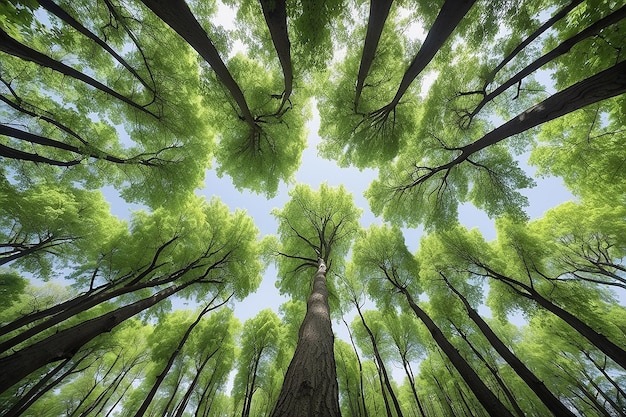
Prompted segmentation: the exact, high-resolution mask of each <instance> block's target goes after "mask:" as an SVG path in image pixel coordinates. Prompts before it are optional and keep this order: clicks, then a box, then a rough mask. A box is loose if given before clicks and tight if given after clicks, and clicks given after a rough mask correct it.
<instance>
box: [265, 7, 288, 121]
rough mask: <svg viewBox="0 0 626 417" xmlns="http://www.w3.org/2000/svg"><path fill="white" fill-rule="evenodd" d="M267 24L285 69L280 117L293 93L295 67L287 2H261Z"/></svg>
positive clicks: (278, 113)
mask: <svg viewBox="0 0 626 417" xmlns="http://www.w3.org/2000/svg"><path fill="white" fill-rule="evenodd" d="M260 2H261V7H262V9H263V16H264V17H265V23H266V24H267V27H268V29H269V30H270V35H271V37H272V43H273V44H274V49H276V53H277V54H278V60H279V61H280V66H281V67H282V69H283V79H284V82H285V91H283V94H282V100H281V102H280V106H278V110H277V111H276V115H280V114H281V112H282V111H283V109H284V107H285V104H286V103H287V101H288V100H289V97H290V96H291V92H292V91H293V67H292V65H291V42H290V41H289V34H288V33H287V5H286V4H285V3H286V2H285V0H260Z"/></svg>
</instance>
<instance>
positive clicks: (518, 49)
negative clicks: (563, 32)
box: [485, 0, 584, 90]
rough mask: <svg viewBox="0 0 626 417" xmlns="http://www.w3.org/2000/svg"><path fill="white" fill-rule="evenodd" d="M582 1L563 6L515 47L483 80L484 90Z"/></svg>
mask: <svg viewBox="0 0 626 417" xmlns="http://www.w3.org/2000/svg"><path fill="white" fill-rule="evenodd" d="M583 1H584V0H572V2H571V3H569V4H568V5H566V6H564V7H563V8H562V9H561V10H559V11H558V12H557V13H555V14H554V16H552V17H551V18H550V19H548V20H547V21H546V22H545V23H544V24H543V25H541V26H540V27H538V28H537V30H535V31H534V32H533V33H531V34H530V35H529V36H528V37H527V38H526V39H524V40H523V41H522V42H520V44H519V45H517V46H516V47H515V49H513V50H512V51H511V52H510V53H509V54H508V55H507V56H506V57H505V58H504V59H502V61H500V63H499V64H498V65H497V66H496V67H495V68H494V69H493V70H492V71H491V72H490V73H489V75H488V76H487V78H486V80H485V90H486V89H487V86H488V85H489V84H491V83H492V82H493V79H494V78H495V76H496V74H497V73H498V72H499V71H500V70H501V69H502V68H504V66H505V65H506V64H508V63H509V62H510V61H511V60H512V59H513V58H515V56H517V54H519V53H520V52H521V51H522V50H523V49H524V48H526V47H527V46H528V45H530V43H531V42H532V41H534V40H535V39H537V38H538V37H539V36H541V34H542V33H543V32H545V31H546V30H548V29H550V28H551V27H552V26H553V25H554V24H555V23H556V22H558V21H559V20H561V19H562V18H563V17H565V15H567V14H568V13H569V12H571V11H572V10H573V9H574V8H575V7H576V6H578V5H579V4H580V3H582V2H583Z"/></svg>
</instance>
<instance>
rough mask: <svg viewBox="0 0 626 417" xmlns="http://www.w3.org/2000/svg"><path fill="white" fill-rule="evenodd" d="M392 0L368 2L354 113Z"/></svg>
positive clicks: (371, 0)
mask: <svg viewBox="0 0 626 417" xmlns="http://www.w3.org/2000/svg"><path fill="white" fill-rule="evenodd" d="M391 3H393V0H370V13H369V17H368V19H367V33H366V34H365V43H364V44H363V53H362V54H361V63H360V64H359V74H358V76H357V78H356V93H355V95H354V111H355V112H357V111H358V106H359V100H360V99H361V93H362V92H363V85H364V84H365V79H366V78H367V74H368V73H369V71H370V67H371V66H372V62H373V61H374V56H375V55H376V49H378V42H379V41H380V37H381V35H382V33H383V28H384V27H385V22H386V21H387V17H388V16H389V10H390V9H391Z"/></svg>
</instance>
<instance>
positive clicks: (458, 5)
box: [384, 0, 475, 113]
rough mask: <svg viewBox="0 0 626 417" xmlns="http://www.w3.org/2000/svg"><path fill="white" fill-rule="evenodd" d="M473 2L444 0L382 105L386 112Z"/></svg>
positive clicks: (471, 0) (470, 0) (433, 54)
mask: <svg viewBox="0 0 626 417" xmlns="http://www.w3.org/2000/svg"><path fill="white" fill-rule="evenodd" d="M474 2H475V0H446V2H445V3H444V4H443V6H442V7H441V10H440V11H439V15H438V16H437V18H436V19H435V22H434V23H433V25H432V27H431V28H430V30H429V31H428V34H427V35H426V39H424V43H423V44H422V47H421V48H420V50H419V51H418V52H417V55H415V58H413V61H412V62H411V64H410V65H409V68H408V69H407V70H406V72H405V73H404V76H403V77H402V81H400V86H399V87H398V91H397V92H396V95H395V97H394V98H393V99H392V100H391V102H390V103H389V104H388V105H387V106H385V107H384V109H385V111H386V113H389V112H390V111H391V110H392V109H394V108H395V107H396V106H397V105H398V103H399V102H400V99H401V98H402V96H403V95H404V93H406V91H407V90H408V88H409V86H410V85H411V83H412V82H413V81H414V80H415V78H417V76H418V75H420V73H421V72H422V71H423V70H424V68H426V66H427V65H428V63H430V61H431V60H432V59H433V57H434V56H435V54H436V53H437V52H438V51H439V49H441V47H442V46H443V44H444V43H445V42H446V40H448V38H449V37H450V35H451V34H452V32H453V31H454V29H456V27H457V26H458V24H459V22H460V21H461V20H462V19H463V17H465V15H466V14H467V12H468V11H469V9H470V8H471V7H472V5H473V4H474Z"/></svg>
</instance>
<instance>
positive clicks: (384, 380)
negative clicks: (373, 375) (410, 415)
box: [355, 303, 403, 417]
mask: <svg viewBox="0 0 626 417" xmlns="http://www.w3.org/2000/svg"><path fill="white" fill-rule="evenodd" d="M355 305H356V311H357V312H358V313H359V317H360V318H361V323H363V327H364V328H365V331H366V332H367V335H368V336H369V338H370V342H372V348H373V350H374V357H375V358H376V362H377V363H378V368H379V370H380V373H381V377H382V381H381V382H382V383H383V385H384V386H381V389H382V393H383V396H384V395H385V388H387V391H388V392H389V395H390V396H391V401H392V402H393V407H394V408H395V410H396V414H397V416H398V417H403V415H402V410H401V409H400V404H399V403H398V398H397V397H396V394H395V393H394V392H393V387H392V386H391V382H389V375H388V374H387V368H386V367H385V362H384V361H383V358H382V357H381V356H380V352H379V350H378V345H377V344H376V338H375V337H374V333H372V330H371V329H370V328H369V326H368V325H367V323H366V322H365V317H363V314H362V312H361V307H359V305H358V303H355ZM383 398H385V397H383ZM385 403H386V400H385ZM387 414H388V415H389V417H391V413H390V410H387Z"/></svg>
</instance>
